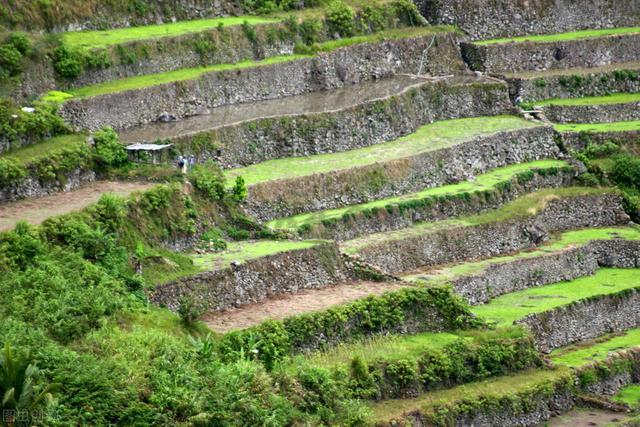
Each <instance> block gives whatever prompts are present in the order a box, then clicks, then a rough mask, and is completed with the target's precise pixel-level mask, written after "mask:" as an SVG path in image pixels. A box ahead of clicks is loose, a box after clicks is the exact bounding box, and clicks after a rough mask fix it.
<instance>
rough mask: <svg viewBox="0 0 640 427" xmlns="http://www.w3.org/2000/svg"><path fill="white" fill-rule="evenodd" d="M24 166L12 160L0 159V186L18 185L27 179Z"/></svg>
mask: <svg viewBox="0 0 640 427" xmlns="http://www.w3.org/2000/svg"><path fill="white" fill-rule="evenodd" d="M27 175H28V173H27V170H26V168H25V167H24V165H23V164H22V163H20V162H18V161H16V160H13V159H2V158H0V186H2V187H9V186H11V185H15V184H19V183H21V182H22V181H24V180H25V179H26V178H27Z"/></svg>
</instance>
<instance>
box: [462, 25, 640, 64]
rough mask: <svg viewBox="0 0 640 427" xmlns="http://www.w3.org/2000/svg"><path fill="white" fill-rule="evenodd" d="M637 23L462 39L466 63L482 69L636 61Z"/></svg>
mask: <svg viewBox="0 0 640 427" xmlns="http://www.w3.org/2000/svg"><path fill="white" fill-rule="evenodd" d="M639 46H640V27H631V28H618V29H611V30H592V31H587V32H585V35H584V36H582V37H578V36H575V34H574V33H568V34H558V35H553V36H551V37H549V36H547V38H545V36H526V37H522V38H518V39H504V40H503V39H500V40H486V41H482V42H467V43H462V44H461V48H462V54H463V57H464V58H465V60H466V62H467V63H468V64H469V66H470V67H471V68H472V69H473V70H476V71H482V72H486V73H498V74H499V73H515V72H522V71H544V70H555V69H568V68H580V67H582V68H591V67H600V66H605V65H610V64H616V63H619V64H622V63H627V62H637V61H640V47H639Z"/></svg>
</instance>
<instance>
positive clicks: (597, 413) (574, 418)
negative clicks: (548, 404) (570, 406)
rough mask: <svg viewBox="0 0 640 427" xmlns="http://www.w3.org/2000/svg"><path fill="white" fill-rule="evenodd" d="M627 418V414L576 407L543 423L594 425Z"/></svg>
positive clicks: (570, 426) (553, 425)
mask: <svg viewBox="0 0 640 427" xmlns="http://www.w3.org/2000/svg"><path fill="white" fill-rule="evenodd" d="M627 418H629V415H628V414H621V413H618V412H610V411H603V410H600V409H584V408H577V409H574V410H573V411H570V412H567V413H566V414H564V415H562V416H559V417H553V418H551V419H550V420H549V422H547V423H546V424H545V425H547V426H549V427H596V426H602V427H604V426H609V425H611V424H613V423H618V422H620V421H624V420H626V419H627Z"/></svg>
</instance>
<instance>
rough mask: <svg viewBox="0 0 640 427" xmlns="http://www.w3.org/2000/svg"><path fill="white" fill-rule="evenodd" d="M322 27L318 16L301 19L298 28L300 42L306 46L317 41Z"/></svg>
mask: <svg viewBox="0 0 640 427" xmlns="http://www.w3.org/2000/svg"><path fill="white" fill-rule="evenodd" d="M322 28H323V27H322V21H321V20H320V19H318V18H309V19H305V20H304V21H302V23H301V24H300V27H299V29H298V32H299V34H300V38H301V39H302V42H303V43H304V44H306V45H308V46H311V45H312V44H314V43H317V42H319V41H320V37H321V34H322Z"/></svg>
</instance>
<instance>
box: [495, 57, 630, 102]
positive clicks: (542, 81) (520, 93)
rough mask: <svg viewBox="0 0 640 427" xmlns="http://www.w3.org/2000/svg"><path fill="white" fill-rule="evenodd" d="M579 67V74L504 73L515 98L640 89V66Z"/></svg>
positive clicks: (549, 97)
mask: <svg viewBox="0 0 640 427" xmlns="http://www.w3.org/2000/svg"><path fill="white" fill-rule="evenodd" d="M620 68H621V69H620V70H614V71H611V70H607V71H598V70H597V69H596V70H585V71H578V70H576V72H575V74H571V75H567V74H550V73H549V74H548V75H538V76H536V77H533V76H531V77H529V76H525V77H520V76H517V75H515V76H514V75H507V76H502V77H501V78H503V79H504V80H505V81H506V82H507V83H509V94H510V95H511V99H513V100H515V99H517V98H520V99H522V100H525V101H539V100H543V99H551V98H579V97H583V96H602V95H608V94H610V93H617V92H640V69H639V67H638V66H637V65H636V66H635V67H632V69H627V68H626V67H625V66H621V67H620Z"/></svg>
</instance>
